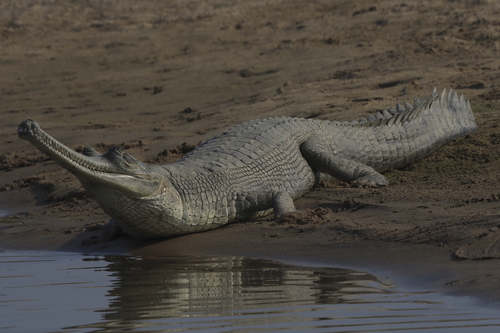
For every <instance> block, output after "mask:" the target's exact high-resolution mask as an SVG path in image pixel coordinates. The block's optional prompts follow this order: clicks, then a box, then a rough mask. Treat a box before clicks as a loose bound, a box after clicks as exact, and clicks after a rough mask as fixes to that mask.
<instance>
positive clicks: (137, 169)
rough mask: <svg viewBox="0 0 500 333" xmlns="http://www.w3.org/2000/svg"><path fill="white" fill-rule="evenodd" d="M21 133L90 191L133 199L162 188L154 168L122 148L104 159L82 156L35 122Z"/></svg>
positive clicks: (24, 126) (89, 154)
mask: <svg viewBox="0 0 500 333" xmlns="http://www.w3.org/2000/svg"><path fill="white" fill-rule="evenodd" d="M17 132H18V135H19V138H21V139H24V140H27V141H29V142H30V143H31V144H32V145H34V146H35V147H36V148H38V149H39V150H40V151H42V152H43V153H45V154H46V155H48V156H49V157H51V158H52V159H53V160H54V161H56V162H57V163H58V164H59V165H60V166H62V167H63V168H65V169H67V170H69V171H70V172H71V173H73V174H75V176H77V177H78V179H79V180H80V181H81V183H82V185H84V187H86V188H87V187H89V188H95V187H96V185H97V187H99V186H108V187H111V188H114V189H115V190H118V191H122V192H124V193H127V194H130V195H136V196H150V195H153V194H154V193H156V192H157V191H159V190H160V188H161V186H162V177H161V176H160V175H159V174H157V172H155V171H156V170H155V168H154V167H153V166H149V165H147V164H145V163H142V162H140V161H139V160H137V159H135V158H133V157H132V156H130V155H128V154H126V153H124V152H123V149H122V148H121V147H113V148H112V149H111V150H110V151H109V152H107V153H106V154H103V155H100V154H99V153H97V152H96V151H95V150H94V149H93V148H86V149H85V151H84V154H80V153H78V152H76V151H74V150H72V149H70V148H68V147H66V146H65V145H63V144H62V143H60V142H59V141H57V140H55V139H54V138H52V137H51V136H50V135H48V134H47V133H45V132H44V131H43V130H42V129H41V128H40V126H39V125H38V124H37V123H36V121H34V120H31V119H28V120H25V121H23V122H22V123H21V124H20V125H19V127H18V130H17ZM89 185H91V186H89Z"/></svg>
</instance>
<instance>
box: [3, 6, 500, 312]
mask: <svg viewBox="0 0 500 333" xmlns="http://www.w3.org/2000/svg"><path fill="white" fill-rule="evenodd" d="M14 1H15V2H14ZM106 6H107V7H106V8H104V7H102V6H97V5H95V4H93V3H89V2H88V1H83V0H75V1H72V2H43V3H42V2H41V3H39V4H37V5H36V6H32V2H31V1H27V0H6V1H4V2H2V3H1V4H0V9H3V11H0V12H1V13H4V15H0V44H1V46H2V48H1V50H2V52H1V53H0V63H1V64H3V66H2V78H3V80H2V81H1V82H0V94H1V96H2V108H1V109H0V119H1V120H2V121H1V122H0V138H1V144H0V209H2V210H4V211H5V212H6V215H4V216H0V250H1V249H27V250H49V251H77V252H87V253H89V252H90V253H93V252H95V253H106V252H111V253H125V252H129V251H130V252H131V253H137V254H141V253H142V254H143V255H145V256H147V257H154V256H158V255H161V254H162V253H163V254H167V255H168V254H169V253H179V254H182V253H184V254H189V253H191V254H220V255H250V256H259V257H260V256H264V257H272V258H274V257H278V256H279V257H282V258H291V259H294V258H297V260H302V259H301V258H303V259H304V260H306V261H307V260H309V259H310V258H314V261H315V262H316V261H325V262H339V263H340V264H342V265H343V264H346V265H350V264H352V265H358V264H359V265H364V266H361V267H368V268H369V269H372V267H373V269H381V270H385V269H387V270H388V271H390V270H392V271H391V272H394V273H390V276H393V275H394V276H396V275H398V274H399V273H401V274H403V275H404V276H406V277H408V278H409V279H410V280H409V281H415V283H423V284H424V286H425V285H427V284H428V285H431V286H433V285H435V286H436V288H439V290H442V291H444V292H448V291H450V290H451V292H453V293H454V294H457V295H470V296H476V297H480V298H482V299H484V300H485V301H489V302H490V303H491V304H498V301H499V300H500V266H499V265H498V260H499V258H500V190H499V189H500V174H499V170H500V134H499V127H498V124H499V123H500V112H499V110H500V86H499V84H498V77H500V58H499V57H498V49H499V48H500V41H498V36H499V35H500V25H498V24H492V22H497V21H498V17H499V15H500V2H498V3H497V2H491V1H479V2H477V1H476V2H470V1H461V2H453V3H452V2H449V1H445V0H439V1H435V0H422V1H421V2H419V5H418V6H414V5H412V4H401V3H398V2H394V1H390V0H376V1H371V0H370V1H369V0H360V1H356V2H352V1H351V2H349V1H335V2H332V1H328V0H317V1H313V2H311V1H305V0H297V1H294V2H293V3H292V4H287V5H286V6H283V3H282V1H281V0H278V1H276V0H264V1H259V2H256V3H248V2H245V1H231V2H225V1H219V0H217V1H215V0H213V1H212V0H203V1H201V0H195V1H191V2H189V4H188V3H185V2H183V1H169V2H158V1H153V0H144V1H141V2H140V3H138V2H137V1H131V0H122V1H120V2H109V3H107V4H106ZM131 8H134V10H131ZM434 87H437V88H438V90H440V91H441V90H442V89H443V88H447V90H449V89H453V90H454V91H456V92H458V93H459V95H460V94H463V95H464V96H465V98H466V99H468V100H470V102H471V105H472V109H473V112H474V115H475V117H476V121H477V124H478V126H479V130H478V131H477V132H475V133H473V134H470V135H467V136H464V137H461V138H459V139H457V140H454V141H453V142H450V143H449V144H447V145H446V146H444V147H442V148H441V149H439V150H438V151H436V152H434V153H433V154H432V155H431V156H429V157H428V158H425V159H423V160H421V161H419V162H417V163H414V164H412V165H411V166H409V167H406V168H404V169H401V170H389V171H388V172H386V173H384V176H386V177H387V178H388V179H389V181H390V184H389V186H388V187H386V188H377V189H374V188H372V189H370V188H352V187H350V186H349V185H348V184H345V183H342V182H332V183H329V184H324V185H321V186H319V187H317V188H314V189H312V190H311V191H309V192H308V193H306V194H305V195H304V197H302V198H300V199H298V200H297V201H296V202H295V204H296V207H297V209H298V210H299V212H298V213H296V214H291V215H289V216H287V218H286V219H283V220H280V221H274V220H273V219H272V218H271V217H266V218H263V219H259V220H252V221H247V222H243V223H235V224H232V225H228V226H226V227H224V228H221V229H217V230H212V231H209V232H205V233H201V234H193V235H187V236H182V237H178V238H175V239H170V240H165V241H158V242H147V243H141V242H136V241H135V240H132V239H130V238H128V237H121V238H119V239H117V240H115V241H113V242H108V243H101V244H92V242H93V241H94V240H95V239H97V237H98V236H99V234H100V233H101V232H102V229H103V227H104V225H105V223H106V222H107V221H108V219H109V217H108V216H106V214H104V213H103V212H102V210H101V209H100V208H99V207H98V205H97V204H96V202H95V201H94V200H93V199H92V198H91V197H90V196H89V195H88V194H87V193H86V192H85V191H84V190H83V188H82V187H81V185H80V183H79V182H78V180H77V179H76V178H75V177H74V176H73V175H71V174H70V173H68V172H66V171H65V170H63V169H62V168H60V167H58V166H57V165H56V164H55V163H54V162H52V161H51V160H49V159H48V158H47V157H46V156H44V155H43V154H41V153H40V152H39V151H38V150H36V149H35V148H34V147H32V146H31V145H30V144H29V143H27V142H26V141H24V140H20V139H19V138H18V135H17V131H16V130H17V126H18V125H19V124H20V123H21V122H22V121H24V120H26V119H34V120H35V121H37V122H38V123H39V124H40V126H41V127H42V128H43V129H44V130H45V131H47V133H49V134H50V135H51V136H53V137H54V138H55V139H57V140H58V141H60V142H62V143H63V144H65V145H66V146H68V147H70V148H71V149H75V150H77V151H82V149H83V148H84V147H87V146H90V147H95V148H96V149H97V150H98V151H100V152H101V153H104V152H106V151H107V150H108V149H109V148H110V147H112V146H115V145H121V146H123V147H124V149H125V151H126V152H127V153H129V154H130V155H132V156H134V157H136V158H138V159H139V160H141V161H144V162H146V163H155V164H166V163H171V162H174V161H176V160H178V159H179V158H181V157H182V155H183V154H184V153H185V152H186V148H187V147H191V146H196V145H198V144H199V143H200V142H202V141H205V140H207V139H209V138H211V137H213V136H215V135H217V134H219V133H221V132H223V131H224V130H226V129H228V128H231V127H233V126H235V125H238V124H241V123H243V122H246V121H249V120H253V119H257V118H270V117H280V116H288V117H302V118H312V119H320V120H330V121H333V120H336V121H352V120H356V119H359V118H362V117H363V118H366V117H367V116H368V115H373V114H375V113H376V112H377V111H381V110H384V109H389V108H391V107H396V104H397V103H404V102H405V101H407V102H410V103H412V101H413V98H414V97H419V98H426V97H427V96H429V94H430V93H431V92H432V90H433V88H434ZM82 242H84V243H86V244H88V245H82ZM458 256H460V257H462V258H473V259H475V260H471V259H467V260H460V259H458ZM489 258H496V259H489ZM311 260H312V259H311ZM377 267H378V268H377ZM358 268H359V267H358ZM429 279H430V280H429ZM403 280H404V279H403Z"/></svg>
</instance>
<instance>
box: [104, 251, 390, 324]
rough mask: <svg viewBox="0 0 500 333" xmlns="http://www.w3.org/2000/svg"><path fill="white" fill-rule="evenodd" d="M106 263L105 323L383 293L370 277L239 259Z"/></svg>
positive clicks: (116, 259)
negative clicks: (109, 274)
mask: <svg viewBox="0 0 500 333" xmlns="http://www.w3.org/2000/svg"><path fill="white" fill-rule="evenodd" d="M106 260H110V264H109V266H108V270H110V271H113V272H114V273H113V275H114V276H116V277H117V280H116V281H115V283H114V284H113V287H114V288H113V289H112V290H111V291H110V296H111V297H113V301H112V302H111V304H110V309H113V310H112V311H111V312H110V313H108V314H106V319H111V320H114V319H118V318H120V317H121V316H122V312H125V313H129V314H130V313H131V312H133V311H137V316H138V317H141V318H165V317H198V316H206V315H209V314H210V315H212V314H218V313H222V312H228V311H234V310H241V309H253V310H256V309H260V308H269V307H271V306H272V307H276V306H285V305H287V304H288V303H292V304H293V305H306V304H332V303H342V302H352V301H353V299H355V295H357V294H360V293H361V294H367V293H385V292H386V291H385V290H384V287H385V286H384V285H383V284H382V283H380V281H378V280H377V278H376V277H374V276H372V275H369V274H365V273H360V272H355V271H351V270H347V269H325V270H323V271H321V272H319V271H318V272H316V271H311V270H310V269H306V268H300V267H293V266H287V265H284V264H280V263H276V262H272V261H265V260H260V259H252V258H240V257H230V258H221V257H208V258H207V257H191V258H169V259H166V260H140V261H139V260H133V259H130V258H124V257H113V258H109V257H108V258H106Z"/></svg>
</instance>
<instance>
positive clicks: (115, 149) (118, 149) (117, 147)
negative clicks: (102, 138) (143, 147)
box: [111, 146, 123, 155]
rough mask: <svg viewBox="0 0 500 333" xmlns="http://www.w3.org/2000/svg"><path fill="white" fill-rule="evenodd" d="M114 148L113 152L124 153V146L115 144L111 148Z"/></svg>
mask: <svg viewBox="0 0 500 333" xmlns="http://www.w3.org/2000/svg"><path fill="white" fill-rule="evenodd" d="M111 149H112V150H113V153H115V154H118V155H122V154H123V147H122V146H114V147H113V148H111Z"/></svg>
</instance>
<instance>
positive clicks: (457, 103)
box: [349, 88, 477, 137]
mask: <svg viewBox="0 0 500 333" xmlns="http://www.w3.org/2000/svg"><path fill="white" fill-rule="evenodd" d="M414 100H415V105H411V104H409V103H406V102H405V103H404V105H401V104H398V105H396V108H395V109H390V110H384V111H378V112H377V113H376V114H375V116H368V117H367V118H366V119H365V118H361V119H359V120H358V121H352V122H351V123H349V124H350V125H352V126H356V127H357V126H361V127H374V126H391V125H404V124H407V123H410V122H411V121H412V120H414V119H417V118H420V119H424V120H427V123H429V125H431V122H434V123H435V122H439V123H440V125H441V127H442V128H443V130H445V129H449V130H453V132H454V133H456V137H458V136H462V135H465V134H468V133H472V132H475V131H476V130H477V124H476V120H475V118H474V114H473V112H472V109H471V106H470V102H469V101H468V100H466V99H465V98H464V96H463V95H461V96H460V98H459V97H458V95H457V93H454V92H453V91H452V89H450V91H449V93H447V92H446V89H444V90H443V92H442V93H441V96H439V94H438V92H437V89H436V88H434V91H433V92H432V94H431V95H430V96H429V97H427V99H419V98H417V97H415V98H414ZM433 125H435V124H433ZM445 131H446V130H445Z"/></svg>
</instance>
